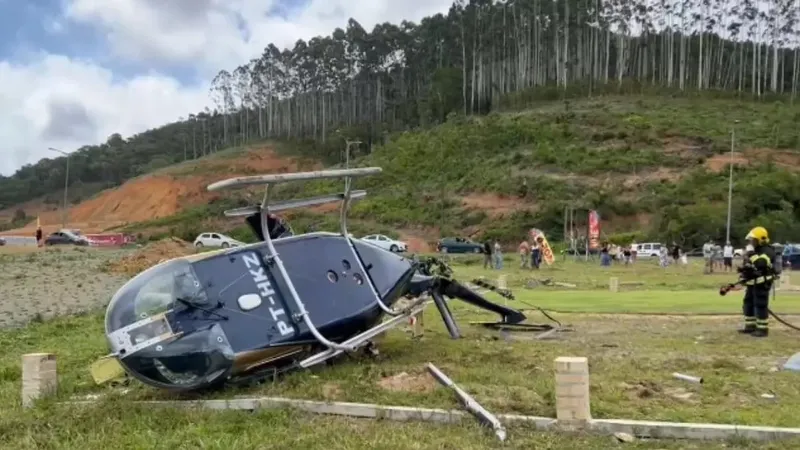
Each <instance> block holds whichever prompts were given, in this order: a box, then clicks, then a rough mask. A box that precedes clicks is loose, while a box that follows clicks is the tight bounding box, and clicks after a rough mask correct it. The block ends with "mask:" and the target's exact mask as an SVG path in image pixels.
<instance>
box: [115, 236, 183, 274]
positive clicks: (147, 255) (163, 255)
mask: <svg viewBox="0 0 800 450" xmlns="http://www.w3.org/2000/svg"><path fill="white" fill-rule="evenodd" d="M194 251H195V250H194V247H193V246H192V244H190V243H188V242H186V241H184V240H182V239H178V238H176V237H170V238H165V239H161V240H160V241H156V242H151V243H149V244H147V245H145V246H144V247H142V248H141V249H139V250H137V251H136V252H135V253H133V254H132V255H128V256H124V257H122V258H120V259H119V260H118V261H113V262H110V263H109V264H108V271H109V272H112V273H118V274H123V275H128V276H133V275H136V274H137V273H139V272H142V271H143V270H145V269H148V268H150V267H152V266H154V265H156V264H158V263H160V262H162V261H165V260H168V259H172V258H177V257H179V256H186V255H190V254H192V253H194Z"/></svg>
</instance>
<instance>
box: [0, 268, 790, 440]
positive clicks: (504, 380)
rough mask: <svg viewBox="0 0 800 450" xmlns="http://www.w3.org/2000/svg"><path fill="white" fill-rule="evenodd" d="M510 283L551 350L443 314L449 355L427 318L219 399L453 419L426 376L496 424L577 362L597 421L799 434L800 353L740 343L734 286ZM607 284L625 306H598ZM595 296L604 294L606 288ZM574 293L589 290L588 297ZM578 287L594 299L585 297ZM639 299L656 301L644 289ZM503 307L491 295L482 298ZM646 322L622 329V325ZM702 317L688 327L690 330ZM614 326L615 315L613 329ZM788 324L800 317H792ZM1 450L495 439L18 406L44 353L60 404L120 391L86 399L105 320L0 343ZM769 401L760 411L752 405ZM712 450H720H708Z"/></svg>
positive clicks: (340, 423) (303, 421)
mask: <svg viewBox="0 0 800 450" xmlns="http://www.w3.org/2000/svg"><path fill="white" fill-rule="evenodd" d="M456 270H457V276H458V277H459V278H460V279H464V280H468V279H471V278H475V277H479V276H483V277H485V278H486V279H488V280H492V279H493V278H495V277H496V276H497V274H498V271H492V270H484V269H482V268H480V264H475V263H474V261H464V262H458V263H456ZM502 272H503V273H505V274H506V277H507V280H508V283H509V285H510V287H511V288H512V290H514V292H515V295H517V297H518V300H516V301H508V304H509V306H515V307H518V308H521V309H525V310H526V314H528V316H529V321H531V322H545V321H546V319H544V318H543V316H541V315H540V314H538V313H536V312H534V311H533V310H532V309H531V307H530V306H528V305H526V304H531V305H533V304H535V305H538V306H541V307H544V308H546V309H549V310H556V311H562V312H559V313H554V317H555V318H556V319H558V320H559V321H561V322H563V323H564V324H565V325H569V326H571V328H572V329H574V331H572V332H567V333H559V339H557V340H546V341H534V340H532V338H531V336H530V335H528V334H525V333H513V334H511V335H506V336H504V335H501V334H499V333H498V332H494V331H489V330H485V329H482V328H477V327H474V326H470V325H469V322H470V321H477V320H482V321H485V320H494V317H492V316H491V315H487V314H485V313H483V312H480V311H478V310H475V309H474V308H472V307H469V306H465V305H462V304H460V303H458V302H453V303H452V307H453V310H454V314H455V315H456V317H457V320H458V322H459V325H460V327H461V330H462V333H463V335H464V337H463V339H461V340H451V339H450V338H449V336H448V335H447V333H446V331H445V329H444V327H443V326H442V324H441V321H440V319H439V317H438V314H437V312H436V310H435V308H433V307H431V308H430V309H429V310H427V311H426V313H425V335H424V337H422V338H421V339H412V338H411V337H410V336H409V335H408V333H407V331H406V330H400V329H398V330H395V331H392V332H390V333H389V334H388V335H387V336H386V338H385V339H384V340H383V341H382V342H381V344H380V349H381V355H380V356H379V357H378V358H377V359H376V360H372V359H367V358H355V359H353V360H349V361H342V362H341V363H340V364H338V365H334V366H332V367H330V368H327V369H324V370H319V371H311V372H298V373H294V374H291V375H289V376H287V377H286V378H285V379H283V380H281V381H279V382H277V383H275V384H271V383H270V384H266V385H262V386H259V387H254V388H248V389H231V390H227V391H225V392H222V393H218V394H215V396H216V397H232V396H239V395H270V396H285V397H292V398H303V399H316V400H324V399H329V400H338V401H353V402H365V403H381V404H393V405H408V406H429V407H440V408H457V407H458V405H457V402H456V401H455V399H454V397H453V395H452V393H451V392H450V391H449V390H447V389H445V388H442V387H439V386H438V385H437V384H436V383H435V381H433V380H432V379H431V378H430V377H429V376H428V375H427V374H426V373H425V371H424V364H425V363H426V362H433V363H434V364H436V365H437V366H438V367H440V368H441V369H442V370H443V371H444V372H445V373H447V374H448V375H449V376H450V377H451V378H452V379H453V380H454V381H455V382H456V383H458V384H459V385H460V386H462V387H463V388H464V389H465V390H466V391H467V392H470V393H471V394H473V395H474V396H475V397H476V399H477V400H478V401H479V402H481V403H482V404H483V405H484V406H485V407H486V408H487V409H489V410H491V411H493V412H496V413H520V414H531V415H539V416H551V417H553V416H555V406H554V380H553V377H554V375H553V360H554V358H556V357H557V356H562V355H564V356H567V355H568V356H588V357H589V361H590V367H591V384H592V387H591V393H592V413H593V415H594V416H595V417H597V418H628V419H649V420H669V421H695V422H701V421H702V422H717V423H735V424H749V425H775V426H798V422H799V421H798V419H797V415H796V408H795V405H796V404H797V403H798V401H800V389H798V385H800V384H798V382H797V381H798V376H800V375H798V374H797V373H793V372H788V371H783V370H778V369H779V368H780V366H781V365H782V364H783V362H784V361H785V359H786V358H788V357H789V356H791V355H792V354H793V353H794V352H795V351H796V350H797V349H796V348H795V346H794V344H795V343H796V342H797V336H798V334H797V332H794V331H791V330H789V329H788V328H785V327H782V326H778V325H777V324H774V325H773V329H772V334H771V335H770V337H769V338H768V339H761V340H757V339H753V338H749V337H744V336H739V335H737V334H736V333H735V329H736V328H737V327H738V326H739V325H740V323H739V322H740V319H739V317H738V314H739V311H740V305H741V301H740V298H741V297H740V295H741V293H732V294H731V295H730V296H728V297H720V296H719V295H718V294H717V293H716V288H717V287H718V286H719V285H720V284H723V283H724V282H726V281H728V280H730V279H731V278H732V277H730V276H728V277H726V276H724V275H707V276H704V275H702V271H701V269H700V267H699V266H698V265H692V266H690V267H686V268H673V267H670V268H667V269H661V268H659V267H657V266H656V265H655V264H654V263H651V262H641V264H638V265H637V266H636V267H612V268H610V269H602V268H600V267H599V264H590V263H575V262H563V263H560V264H558V265H557V266H556V267H552V268H543V269H542V270H540V271H538V272H531V271H527V272H526V271H521V270H519V269H517V268H515V267H513V263H512V261H511V260H509V261H508V262H507V264H506V269H505V270H503V271H502ZM609 276H617V277H618V278H620V281H621V282H623V283H624V282H627V281H644V282H645V284H643V285H623V289H624V290H623V292H619V293H610V292H608V288H607V285H606V286H602V284H603V283H607V278H608V277H609ZM529 277H532V278H551V279H552V280H554V281H564V282H573V283H576V284H578V285H579V286H578V287H577V288H575V289H563V288H550V287H536V288H533V289H525V288H524V287H523V286H524V285H525V284H526V281H527V279H528V278H529ZM603 280H605V281H603ZM584 284H585V286H584ZM589 286H594V287H593V288H592V287H589ZM651 286H658V288H652V287H651ZM487 295H488V296H489V297H491V298H492V299H494V300H496V301H499V302H500V303H503V302H504V300H503V299H502V298H499V297H497V296H495V295H494V294H487ZM774 309H775V310H776V312H785V313H800V296H792V295H788V294H786V295H784V294H782V293H781V294H778V297H777V301H776V303H775V305H774ZM641 312H646V313H653V314H652V315H623V314H620V313H641ZM701 313H702V314H705V315H699V314H701ZM615 314H618V315H615ZM788 318H790V319H791V320H792V321H797V322H798V323H800V319H799V318H797V317H791V316H789V317H788ZM0 346H2V348H4V349H10V350H8V351H4V352H2V353H0V405H3V407H2V408H0V448H19V449H27V448H37V449H43V448H59V449H61V448H106V447H109V446H112V445H113V446H118V447H123V448H287V447H298V448H309V449H313V448H326V449H330V448H398V449H401V448H403V449H405V448H409V449H411V448H437V449H438V448H448V449H478V448H496V447H498V444H497V443H496V441H495V440H494V438H493V437H492V435H491V433H489V432H486V431H484V430H482V429H481V428H480V427H478V426H477V425H471V424H467V425H463V426H436V425H431V424H398V423H389V422H381V421H369V420H346V419H341V418H329V417H314V416H309V415H304V414H300V413H294V412H285V411H272V412H259V413H244V412H224V413H211V412H199V411H195V412H190V411H170V410H157V411H156V410H142V409H141V408H139V407H136V406H133V405H132V404H131V403H130V402H128V401H126V399H127V398H130V399H145V398H158V399H164V398H170V397H169V396H167V395H165V394H164V393H162V392H157V391H154V390H152V389H150V388H147V387H144V386H141V385H138V384H132V385H131V386H130V387H129V389H130V391H129V392H128V393H127V394H126V396H125V397H126V399H117V400H113V399H111V400H107V401H105V402H102V403H101V404H99V405H98V406H97V407H91V408H85V409H74V408H66V407H64V406H60V405H55V404H52V403H49V404H48V403H46V404H43V405H42V406H40V407H38V408H35V409H33V410H28V411H23V410H22V409H21V408H20V406H19V393H20V377H21V373H20V357H21V355H22V354H24V353H28V352H37V351H47V352H54V353H56V354H57V355H58V358H59V372H60V380H59V383H60V386H59V391H60V392H59V398H60V399H66V398H69V397H71V396H74V395H86V394H90V393H97V392H101V391H106V390H109V391H114V390H116V389H118V388H98V387H96V386H94V384H93V382H92V380H91V377H90V375H89V372H88V367H89V364H90V363H91V362H92V361H94V360H95V359H96V358H97V357H99V356H101V355H103V354H105V353H106V351H107V347H106V342H105V338H104V336H103V324H102V312H96V313H89V314H85V315H81V316H74V317H63V318H58V319H54V320H51V321H45V322H43V323H34V324H31V325H30V326H28V327H26V328H19V329H14V330H0ZM672 372H682V373H688V374H693V375H698V376H703V377H704V378H705V380H706V381H705V383H704V384H703V385H694V384H687V383H685V382H682V381H680V380H675V379H673V378H672V377H671V373H672ZM765 393H770V394H773V395H774V396H775V398H772V399H765V398H762V394H765ZM509 436H510V441H511V442H510V443H509V444H508V445H507V446H505V447H504V448H533V447H536V448H564V449H569V448H597V449H601V448H611V447H614V446H617V445H622V444H615V443H614V442H613V440H612V438H609V437H598V436H590V435H580V436H572V435H563V434H554V433H542V432H538V431H535V430H532V429H526V428H524V427H512V428H511V429H510V430H509ZM624 445H625V446H626V447H630V448H664V449H666V448H722V446H723V445H725V446H726V447H725V448H786V449H789V448H798V445H800V442H782V443H775V444H772V446H769V445H763V444H758V445H755V444H752V445H751V444H749V443H746V442H726V443H716V444H714V445H712V446H709V445H708V444H703V445H701V444H691V443H683V442H682V443H673V442H654V441H649V442H637V443H634V444H624ZM715 446H716V447H715Z"/></svg>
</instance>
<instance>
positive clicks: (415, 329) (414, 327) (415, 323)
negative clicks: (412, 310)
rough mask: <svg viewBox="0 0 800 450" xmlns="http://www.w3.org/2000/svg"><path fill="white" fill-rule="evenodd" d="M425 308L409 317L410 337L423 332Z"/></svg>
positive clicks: (420, 335) (420, 334)
mask: <svg viewBox="0 0 800 450" xmlns="http://www.w3.org/2000/svg"><path fill="white" fill-rule="evenodd" d="M424 316H425V310H424V309H423V310H422V311H420V312H418V313H417V314H416V315H413V316H411V317H410V319H409V320H410V322H411V336H412V337H422V335H423V334H425V321H424Z"/></svg>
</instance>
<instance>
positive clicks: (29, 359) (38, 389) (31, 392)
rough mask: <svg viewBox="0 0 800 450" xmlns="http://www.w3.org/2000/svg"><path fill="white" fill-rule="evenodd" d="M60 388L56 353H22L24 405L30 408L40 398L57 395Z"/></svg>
mask: <svg viewBox="0 0 800 450" xmlns="http://www.w3.org/2000/svg"><path fill="white" fill-rule="evenodd" d="M57 389H58V373H57V366H56V355H53V354H51V353H29V354H27V355H22V406H23V407H25V408H29V407H31V406H33V404H34V402H35V401H36V400H38V399H41V398H44V397H49V396H51V395H55V393H56V391H57Z"/></svg>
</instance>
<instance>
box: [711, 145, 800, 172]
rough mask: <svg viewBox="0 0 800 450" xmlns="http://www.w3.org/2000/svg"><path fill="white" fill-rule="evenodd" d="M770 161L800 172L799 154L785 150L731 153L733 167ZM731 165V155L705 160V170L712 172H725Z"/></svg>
mask: <svg viewBox="0 0 800 450" xmlns="http://www.w3.org/2000/svg"><path fill="white" fill-rule="evenodd" d="M768 161H772V163H773V164H775V165H776V166H778V167H780V168H783V169H787V170H794V171H800V154H798V153H796V152H791V151H786V150H775V149H771V148H749V149H746V150H744V151H743V152H734V153H733V164H734V166H749V165H752V164H758V163H764V162H768ZM730 163H731V154H730V153H724V154H721V155H714V156H712V157H710V158H708V159H707V160H706V168H708V170H710V171H713V172H720V171H722V170H725V169H726V168H727V167H728V165H729V164H730Z"/></svg>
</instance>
